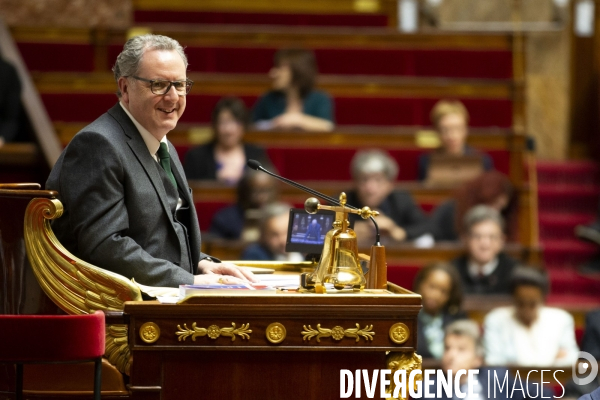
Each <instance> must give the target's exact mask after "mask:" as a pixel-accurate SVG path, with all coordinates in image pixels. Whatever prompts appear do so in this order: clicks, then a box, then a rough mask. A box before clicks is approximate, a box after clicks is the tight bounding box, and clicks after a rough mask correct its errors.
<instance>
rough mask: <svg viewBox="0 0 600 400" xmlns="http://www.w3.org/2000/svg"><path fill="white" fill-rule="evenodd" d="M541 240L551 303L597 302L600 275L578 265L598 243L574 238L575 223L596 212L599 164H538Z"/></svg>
mask: <svg viewBox="0 0 600 400" xmlns="http://www.w3.org/2000/svg"><path fill="white" fill-rule="evenodd" d="M537 170H538V181H539V183H540V184H539V190H538V196H539V224H540V225H539V226H540V241H541V243H542V246H543V248H544V262H545V265H546V268H547V270H548V273H549V274H550V280H551V296H550V298H551V299H553V300H552V302H557V303H560V302H567V303H570V304H579V303H580V302H581V301H583V300H585V299H587V301H592V302H594V300H595V304H596V305H598V304H600V279H598V278H597V277H590V276H586V275H582V274H580V273H579V272H578V267H579V266H580V265H581V264H583V263H585V262H587V261H588V260H589V259H590V258H591V257H593V256H595V255H597V254H598V250H599V249H598V246H596V245H594V244H590V243H586V242H584V241H581V240H579V239H577V238H576V237H575V235H574V233H573V230H574V228H575V226H576V225H578V224H582V223H588V222H590V221H591V220H593V219H594V218H595V216H596V210H597V207H598V198H599V196H600V179H599V168H598V166H597V164H595V163H592V162H580V161H577V162H563V163H550V162H540V163H538V168H537Z"/></svg>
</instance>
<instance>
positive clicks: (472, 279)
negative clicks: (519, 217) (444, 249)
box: [452, 205, 517, 295]
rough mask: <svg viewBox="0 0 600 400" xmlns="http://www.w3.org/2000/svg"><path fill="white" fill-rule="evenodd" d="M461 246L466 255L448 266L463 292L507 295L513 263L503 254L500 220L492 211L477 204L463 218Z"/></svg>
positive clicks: (515, 263)
mask: <svg viewBox="0 0 600 400" xmlns="http://www.w3.org/2000/svg"><path fill="white" fill-rule="evenodd" d="M464 232H465V234H464V235H463V243H464V245H465V247H466V248H467V253H466V254H464V255H462V256H460V257H458V258H456V259H455V260H453V261H452V264H454V266H455V267H456V269H457V270H458V273H459V275H460V277H461V281H462V286H463V290H464V291H465V293H474V294H506V295H508V294H510V278H511V274H512V271H513V270H514V269H515V267H516V265H517V261H515V260H513V259H512V258H510V257H509V256H508V255H507V254H505V253H504V244H505V237H504V233H503V232H504V220H503V219H502V215H500V213H499V212H498V211H496V210H495V209H493V208H491V207H489V206H485V205H479V206H475V207H473V208H472V209H471V210H469V212H467V214H466V215H465V221H464Z"/></svg>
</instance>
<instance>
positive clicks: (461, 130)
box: [419, 100, 494, 181]
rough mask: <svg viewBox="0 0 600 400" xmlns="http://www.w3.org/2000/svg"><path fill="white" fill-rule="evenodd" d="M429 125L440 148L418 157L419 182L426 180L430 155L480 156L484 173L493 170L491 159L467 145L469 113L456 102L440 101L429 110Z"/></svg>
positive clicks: (461, 104) (462, 105)
mask: <svg viewBox="0 0 600 400" xmlns="http://www.w3.org/2000/svg"><path fill="white" fill-rule="evenodd" d="M430 119H431V124H432V125H433V127H434V128H435V130H436V132H437V134H438V136H439V139H440V143H441V146H440V147H439V148H438V149H437V150H435V151H434V152H433V153H426V154H422V155H421V156H420V157H419V180H420V181H423V180H425V179H426V178H427V172H428V170H429V163H430V160H431V154H444V155H449V156H456V157H460V156H474V155H478V156H481V161H482V163H483V169H484V171H490V170H492V169H494V163H493V161H492V159H491V157H490V156H489V155H487V154H484V153H481V152H479V151H478V150H476V149H474V148H473V147H471V146H468V145H467V136H468V135H469V112H468V111H467V108H466V107H465V106H464V104H463V103H461V102H460V101H458V100H440V101H438V102H437V103H436V104H435V106H433V108H432V109H431V114H430Z"/></svg>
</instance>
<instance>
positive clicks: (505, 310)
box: [483, 306, 579, 367]
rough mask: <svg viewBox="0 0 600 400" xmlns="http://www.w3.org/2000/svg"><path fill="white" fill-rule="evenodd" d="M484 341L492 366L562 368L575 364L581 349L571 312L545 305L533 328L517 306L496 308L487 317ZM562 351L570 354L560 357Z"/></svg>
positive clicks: (487, 356) (487, 361) (488, 362)
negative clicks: (521, 319) (517, 312)
mask: <svg viewBox="0 0 600 400" xmlns="http://www.w3.org/2000/svg"><path fill="white" fill-rule="evenodd" d="M483 341H484V346H485V353H486V357H485V361H486V363H487V364H488V365H503V366H506V365H519V366H536V367H562V366H568V365H573V364H574V363H575V361H576V360H577V353H578V352H579V348H578V347H577V342H576V340H575V324H574V322H573V317H572V316H571V314H569V313H568V312H566V311H564V310H561V309H558V308H553V307H545V306H542V307H541V308H540V310H539V315H538V318H537V320H536V321H535V322H534V323H533V324H532V325H531V326H530V327H526V326H525V325H523V324H521V323H520V322H519V321H518V320H517V318H516V316H515V307H514V306H509V307H500V308H497V309H495V310H492V311H491V312H490V313H489V314H488V315H486V317H485V320H484V336H483ZM560 351H564V352H565V353H566V354H565V356H564V357H561V358H560V359H558V360H557V359H556V357H557V355H558V353H559V352H560Z"/></svg>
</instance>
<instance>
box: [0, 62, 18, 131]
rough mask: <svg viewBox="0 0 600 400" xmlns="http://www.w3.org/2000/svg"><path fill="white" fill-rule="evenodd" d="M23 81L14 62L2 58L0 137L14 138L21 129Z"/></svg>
mask: <svg viewBox="0 0 600 400" xmlns="http://www.w3.org/2000/svg"><path fill="white" fill-rule="evenodd" d="M20 117H21V81H20V80H19V75H18V74H17V70H16V69H15V67H13V66H12V64H9V63H8V62H6V61H4V60H2V59H1V58H0V137H1V138H3V139H4V141H6V142H10V141H12V140H14V139H15V138H16V137H17V136H18V134H19V130H20V129H21V127H20V126H19V125H20Z"/></svg>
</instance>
